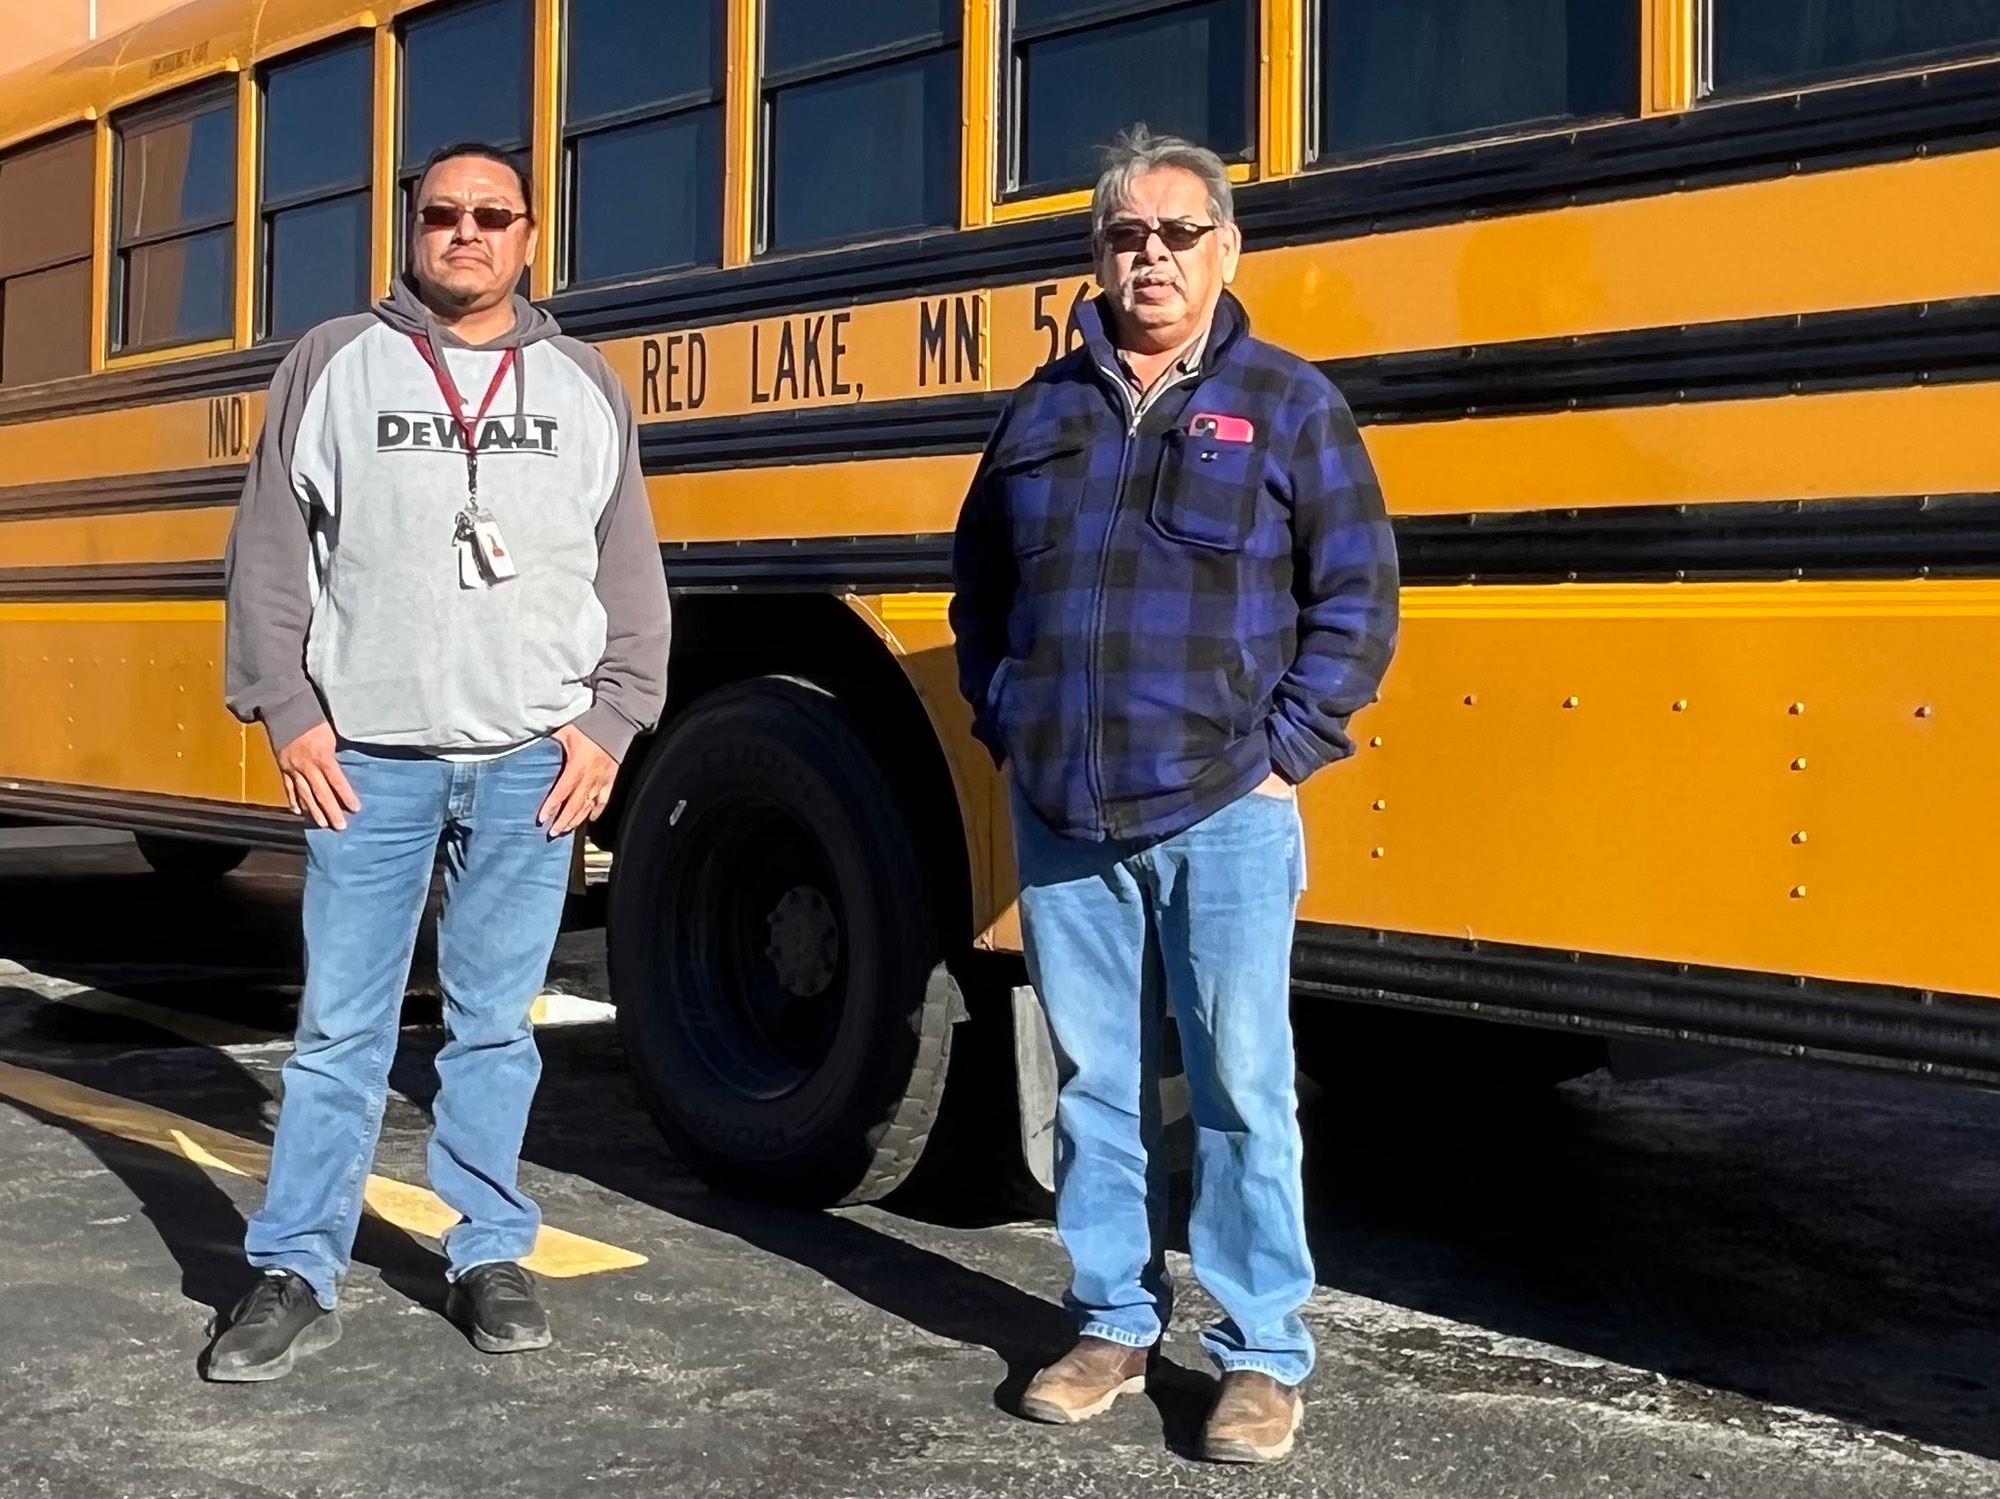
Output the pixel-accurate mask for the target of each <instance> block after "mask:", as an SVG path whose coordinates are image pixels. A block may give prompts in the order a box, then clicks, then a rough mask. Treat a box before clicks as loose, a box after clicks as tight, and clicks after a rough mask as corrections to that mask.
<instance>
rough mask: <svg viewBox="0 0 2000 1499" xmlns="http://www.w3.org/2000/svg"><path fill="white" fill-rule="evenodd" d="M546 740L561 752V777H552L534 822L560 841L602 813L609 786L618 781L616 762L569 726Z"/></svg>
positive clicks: (608, 794) (585, 735) (592, 740)
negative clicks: (559, 748) (552, 740)
mask: <svg viewBox="0 0 2000 1499" xmlns="http://www.w3.org/2000/svg"><path fill="white" fill-rule="evenodd" d="M550 737H551V738H553V739H554V740H555V742H556V743H557V744H560V745H561V746H562V748H563V768H562V774H561V775H559V776H557V777H556V783H555V785H554V786H553V787H551V788H550V790H549V799H548V800H547V801H545V802H543V803H542V810H541V811H539V812H537V813H536V814H535V821H536V822H538V823H540V824H541V825H542V826H543V827H545V828H547V829H548V830H549V836H550V837H551V838H560V837H562V836H563V835H564V834H565V833H573V832H575V831H576V830H577V829H578V828H580V827H582V826H583V825H584V824H585V823H586V822H588V821H589V820H590V819H591V818H593V817H595V816H597V814H598V813H600V812H602V811H603V810H604V804H605V803H606V802H608V801H610V800H611V783H612V782H613V781H615V780H617V779H618V762H617V761H616V760H614V759H612V758H611V756H610V755H609V754H608V753H606V751H605V750H604V748H603V747H602V746H601V745H599V744H598V743H597V741H596V740H594V739H592V738H591V737H590V736H589V735H588V734H586V733H584V732H583V730H582V729H579V728H578V727H577V726H576V725H575V724H573V723H566V724H564V725H563V726H562V727H561V728H559V729H557V730H556V731H555V733H554V734H553V735H551V736H550Z"/></svg>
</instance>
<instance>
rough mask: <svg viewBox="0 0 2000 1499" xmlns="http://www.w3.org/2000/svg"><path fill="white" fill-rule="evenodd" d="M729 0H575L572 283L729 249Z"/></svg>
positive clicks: (566, 137)
mask: <svg viewBox="0 0 2000 1499" xmlns="http://www.w3.org/2000/svg"><path fill="white" fill-rule="evenodd" d="M723 31H724V24H723V8H722V5H721V3H720V0H569V24H568V26H567V27H566V29H565V33H564V34H565V36H566V37H567V39H568V40H567V47H568V52H567V58H566V61H565V64H564V71H565V96H564V100H563V150H564V153H565V157H566V159H567V162H568V166H567V169H566V171H565V172H564V174H563V175H564V180H565V182H566V183H567V186H568V195H569V199H568V218H569V222H568V232H567V233H566V234H565V235H564V237H563V238H564V255H565V257H566V259H565V263H564V268H563V281H564V284H565V285H580V284H587V283H589V282H593V281H612V280H616V279H618V278H620V277H624V276H639V275H644V274H646V273H647V272H649V271H665V270H672V269H675V268H676V267H680V266H689V265H715V264H717V263H719V262H720V261H721V259H722V63H721V49H722V38H723Z"/></svg>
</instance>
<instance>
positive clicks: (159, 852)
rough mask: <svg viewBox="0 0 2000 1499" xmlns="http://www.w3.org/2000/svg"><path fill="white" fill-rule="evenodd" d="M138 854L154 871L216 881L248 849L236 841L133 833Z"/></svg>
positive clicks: (245, 857)
mask: <svg viewBox="0 0 2000 1499" xmlns="http://www.w3.org/2000/svg"><path fill="white" fill-rule="evenodd" d="M133 836H134V837H135V838H136V839H137V841H138V844H139V857H140V858H142V859H144V860H145V861H146V862H147V863H148V864H150V865H151V866H152V868H153V872H154V873H155V874H164V875H170V876H172V877H173V878H175V879H183V880H219V879H221V878H222V877H223V876H224V875H225V874H228V873H229V871H230V870H232V869H234V868H235V867H236V866H237V865H239V864H241V863H242V862H243V861H244V860H245V859H247V858H249V857H250V850H249V849H247V848H244V847H242V846H241V845H240V844H235V843H204V842H202V841H201V840H200V839H198V838H170V837H167V836H166V835H165V834H161V833H137V834H134V835H133Z"/></svg>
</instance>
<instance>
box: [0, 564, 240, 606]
mask: <svg viewBox="0 0 2000 1499" xmlns="http://www.w3.org/2000/svg"><path fill="white" fill-rule="evenodd" d="M221 597H222V563H221V561H220V560H219V559H213V558H211V559H204V560H200V561H193V562H86V563H78V564H76V565H74V566H69V567H0V600H9V601H13V602H17V603H18V602H36V603H111V602H117V601H127V600H129V601H144V602H153V601H158V600H162V599H219V598H221Z"/></svg>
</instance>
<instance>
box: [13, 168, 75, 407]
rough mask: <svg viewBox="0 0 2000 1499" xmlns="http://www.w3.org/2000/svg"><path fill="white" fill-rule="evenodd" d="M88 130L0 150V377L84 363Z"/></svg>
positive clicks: (47, 374)
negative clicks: (7, 151) (22, 147)
mask: <svg viewBox="0 0 2000 1499" xmlns="http://www.w3.org/2000/svg"><path fill="white" fill-rule="evenodd" d="M91 144H92V142H91V135H90V132H89V131H87V130H86V131H84V132H83V133H81V134H78V135H71V136H67V137H65V138H64V139H62V140H57V141H48V142H44V143H42V144H38V145H33V146H29V147H27V148H26V149H25V150H20V151H15V152H14V153H13V154H12V155H10V156H7V157H4V158H0V385H27V384H29V383H31V382H33V381H36V380H57V379H60V378H62V377H63V376H64V375H81V374H83V373H85V372H86V371H88V370H89V368H90V210H91V196H92V194H91V169H92V158H93V156H94V154H95V153H94V152H93V151H92V149H91Z"/></svg>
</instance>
